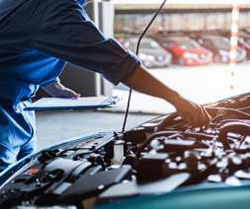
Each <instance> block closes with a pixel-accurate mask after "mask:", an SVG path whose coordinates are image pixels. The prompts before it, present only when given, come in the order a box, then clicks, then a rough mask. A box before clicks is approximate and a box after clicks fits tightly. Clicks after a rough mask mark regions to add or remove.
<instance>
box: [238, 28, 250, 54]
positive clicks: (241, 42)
mask: <svg viewBox="0 0 250 209" xmlns="http://www.w3.org/2000/svg"><path fill="white" fill-rule="evenodd" d="M238 46H239V47H241V48H243V49H245V50H246V57H247V59H250V34H248V33H246V32H243V31H240V32H239V35H238Z"/></svg>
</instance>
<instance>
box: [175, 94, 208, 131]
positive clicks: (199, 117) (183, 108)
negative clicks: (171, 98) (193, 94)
mask: <svg viewBox="0 0 250 209" xmlns="http://www.w3.org/2000/svg"><path fill="white" fill-rule="evenodd" d="M174 105H175V107H176V110H177V112H178V113H179V115H180V116H181V117H182V119H183V120H184V121H185V122H187V123H188V124H189V125H191V126H193V127H200V126H204V125H207V124H208V123H209V122H210V120H211V116H210V115H209V113H208V112H207V110H206V109H205V108H204V107H203V106H202V105H200V104H196V103H194V102H192V101H189V100H187V99H185V98H183V97H182V96H179V98H178V99H177V100H176V101H175V103H174Z"/></svg>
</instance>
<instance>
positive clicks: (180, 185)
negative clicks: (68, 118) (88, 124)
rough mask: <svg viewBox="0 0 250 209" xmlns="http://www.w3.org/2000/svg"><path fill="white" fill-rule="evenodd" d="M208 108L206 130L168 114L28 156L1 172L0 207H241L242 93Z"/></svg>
mask: <svg viewBox="0 0 250 209" xmlns="http://www.w3.org/2000/svg"><path fill="white" fill-rule="evenodd" d="M208 106H209V108H208V111H209V112H210V114H211V115H212V121H211V122H210V124H209V125H208V126H206V127H196V128H193V127H190V126H188V125H187V124H185V123H184V122H183V121H182V119H181V118H180V117H179V116H178V115H177V114H176V113H171V114H168V115H164V116H160V117H158V118H155V119H152V120H150V121H147V122H145V123H143V124H142V125H140V126H138V127H136V128H134V129H132V130H129V131H127V132H125V133H94V134H90V135H84V136H79V137H77V138H74V139H71V140H68V141H67V142H64V143H61V144H58V145H56V146H53V147H50V148H48V149H45V150H43V151H40V152H38V153H36V154H33V155H30V156H28V157H26V158H25V159H23V160H21V161H19V162H17V163H16V164H15V165H13V166H12V167H11V168H9V169H8V170H6V171H5V172H3V173H2V174H1V177H0V184H1V187H0V189H1V192H0V208H4V209H5V208H6V209H7V208H23V207H24V208H29V207H30V208H31V207H32V208H52V207H53V206H58V207H59V208H68V209H69V208H89V207H90V208H91V207H94V208H103V209H104V208H145V209H146V208H159V209H160V208H213V209H215V208H222V205H223V206H225V205H226V206H228V207H227V208H238V207H239V204H240V207H241V208H249V204H250V199H249V193H250V189H249V186H250V93H246V94H242V95H238V96H234V97H231V98H227V99H224V100H221V101H218V102H216V103H213V104H209V105H208ZM156 194H157V196H155V195H156ZM229 200H230V201H229ZM174 206H175V207H174ZM244 206H246V207H244Z"/></svg>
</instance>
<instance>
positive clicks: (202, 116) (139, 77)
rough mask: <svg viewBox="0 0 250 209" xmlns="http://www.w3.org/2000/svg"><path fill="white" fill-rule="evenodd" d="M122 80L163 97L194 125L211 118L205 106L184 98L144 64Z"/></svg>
mask: <svg viewBox="0 0 250 209" xmlns="http://www.w3.org/2000/svg"><path fill="white" fill-rule="evenodd" d="M122 82H123V83H124V84H125V85H127V86H128V87H130V88H132V89H134V90H137V91H140V92H142V93H145V94H148V95H151V96H155V97H159V98H162V99H164V100H166V101H167V102H169V103H171V104H172V105H174V106H175V108H176V110H177V112H178V113H179V114H180V116H181V117H182V118H183V119H184V120H185V121H187V122H188V123H189V124H190V125H192V126H202V125H206V124H207V123H208V122H209V120H210V116H209V114H208V113H207V111H206V110H205V108H203V107H202V106H201V105H199V104H196V103H194V102H191V101H189V100H187V99H185V98H183V97H182V96H181V95H179V94H178V93H177V92H176V91H174V90H173V89H171V88H169V87H167V86H166V85H164V84H163V83H161V82H160V81H159V80H158V79H156V78H155V77H153V76H152V75H151V74H150V73H148V72H147V71H146V70H145V68H144V67H143V66H140V67H138V68H137V69H136V70H135V71H134V72H133V73H132V74H130V75H129V76H127V77H126V78H125V79H123V80H122Z"/></svg>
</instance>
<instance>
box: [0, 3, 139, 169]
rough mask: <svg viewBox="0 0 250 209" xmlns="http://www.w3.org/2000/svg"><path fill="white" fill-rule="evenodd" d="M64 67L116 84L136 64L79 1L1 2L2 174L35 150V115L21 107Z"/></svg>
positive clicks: (130, 55)
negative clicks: (75, 67)
mask: <svg viewBox="0 0 250 209" xmlns="http://www.w3.org/2000/svg"><path fill="white" fill-rule="evenodd" d="M65 62H70V63H73V64H76V65H79V66H81V67H82V68H84V69H87V70H91V71H95V72H99V73H101V74H103V76H104V77H105V78H107V79H108V80H109V81H111V82H112V83H114V84H117V83H119V82H120V81H121V80H122V79H123V78H125V77H126V76H128V75H129V74H130V73H132V72H133V71H134V70H135V69H136V68H137V67H138V65H140V61H139V60H138V58H137V57H136V56H135V55H134V54H132V53H130V52H128V51H125V50H124V49H123V48H122V47H121V46H120V45H119V44H118V43H117V42H116V41H115V40H113V39H111V38H107V37H105V36H104V35H103V34H102V33H101V32H100V31H99V30H98V29H97V28H96V27H95V25H94V24H93V22H92V21H91V20H90V19H89V17H88V16H87V14H86V13H85V11H84V9H83V8H82V6H81V4H80V3H79V1H78V0H56V1H55V0H0V170H2V169H5V168H6V167H7V166H8V165H10V164H12V163H14V162H15V161H16V160H18V159H20V158H22V157H24V156H26V155H28V154H30V153H31V152H33V151H34V149H35V140H36V135H35V115H34V112H32V111H24V110H23V109H24V107H25V106H26V105H27V104H28V103H29V102H31V101H30V99H31V97H32V96H34V94H35V93H36V91H37V90H38V89H39V87H40V86H42V85H46V84H48V83H51V82H54V81H55V80H56V79H57V77H58V76H59V75H60V73H61V72H62V70H63V67H64V64H65Z"/></svg>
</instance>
